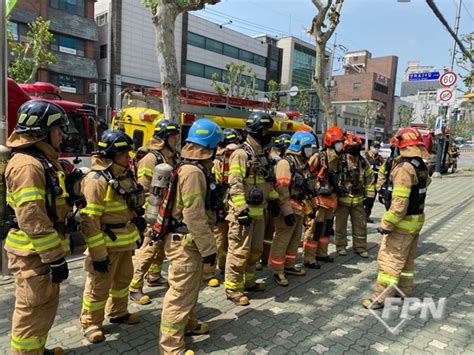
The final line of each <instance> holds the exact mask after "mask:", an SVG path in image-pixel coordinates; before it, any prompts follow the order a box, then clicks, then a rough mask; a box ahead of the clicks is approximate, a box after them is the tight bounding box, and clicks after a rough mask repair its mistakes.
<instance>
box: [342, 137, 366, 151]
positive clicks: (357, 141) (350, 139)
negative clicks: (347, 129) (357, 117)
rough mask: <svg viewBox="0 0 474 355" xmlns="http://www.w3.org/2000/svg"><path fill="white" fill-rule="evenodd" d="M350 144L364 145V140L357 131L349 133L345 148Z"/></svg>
mask: <svg viewBox="0 0 474 355" xmlns="http://www.w3.org/2000/svg"><path fill="white" fill-rule="evenodd" d="M349 145H358V146H359V147H362V140H361V139H360V137H359V136H358V135H356V134H355V133H348V134H347V136H346V140H345V141H344V149H346V148H347V147H348V146H349Z"/></svg>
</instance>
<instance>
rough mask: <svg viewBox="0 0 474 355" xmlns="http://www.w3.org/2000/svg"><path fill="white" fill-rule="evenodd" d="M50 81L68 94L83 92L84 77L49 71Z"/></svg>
mask: <svg viewBox="0 0 474 355" xmlns="http://www.w3.org/2000/svg"><path fill="white" fill-rule="evenodd" d="M49 79H50V81H51V83H53V84H55V85H57V86H59V88H60V89H61V91H62V92H65V93H69V94H81V95H82V94H84V79H82V78H78V77H75V76H70V75H65V74H57V73H50V75H49Z"/></svg>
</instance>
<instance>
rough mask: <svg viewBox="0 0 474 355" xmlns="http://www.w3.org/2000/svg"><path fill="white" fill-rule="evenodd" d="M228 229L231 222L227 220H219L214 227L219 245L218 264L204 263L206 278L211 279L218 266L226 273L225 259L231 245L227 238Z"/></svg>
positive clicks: (215, 237)
mask: <svg viewBox="0 0 474 355" xmlns="http://www.w3.org/2000/svg"><path fill="white" fill-rule="evenodd" d="M228 231H229V224H228V223H227V221H224V222H219V223H217V225H216V226H214V227H213V228H212V233H213V234H214V239H215V240H216V246H217V265H214V266H210V265H208V264H204V276H203V278H204V280H210V279H212V278H213V277H214V276H215V273H216V267H217V266H219V270H221V273H224V271H225V260H226V258H227V248H228V246H229V243H228V239H227V233H228Z"/></svg>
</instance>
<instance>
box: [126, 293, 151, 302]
mask: <svg viewBox="0 0 474 355" xmlns="http://www.w3.org/2000/svg"><path fill="white" fill-rule="evenodd" d="M130 299H131V300H132V301H133V302H135V303H136V304H141V305H145V304H150V303H151V298H150V296H148V295H145V294H144V293H143V292H142V291H137V292H130Z"/></svg>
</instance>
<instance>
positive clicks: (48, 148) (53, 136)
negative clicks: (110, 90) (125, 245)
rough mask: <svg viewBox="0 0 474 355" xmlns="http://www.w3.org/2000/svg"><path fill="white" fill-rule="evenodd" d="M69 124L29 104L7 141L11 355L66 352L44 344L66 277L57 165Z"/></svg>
mask: <svg viewBox="0 0 474 355" xmlns="http://www.w3.org/2000/svg"><path fill="white" fill-rule="evenodd" d="M67 125H68V118H67V115H66V113H65V112H64V110H63V109H62V108H61V107H59V106H57V105H55V104H53V103H50V102H48V101H45V100H31V101H27V102H25V103H24V104H23V105H22V106H21V107H20V108H19V110H18V122H17V125H16V126H15V129H14V131H13V133H12V134H11V135H10V137H9V138H8V141H7V146H8V147H9V148H11V149H12V155H13V156H12V158H11V159H10V161H9V162H8V165H7V167H6V172H5V180H6V188H7V202H8V205H9V207H7V209H8V211H9V212H7V213H9V214H10V217H11V218H10V219H9V220H10V221H11V222H13V220H14V218H13V217H14V216H16V223H15V222H13V223H12V224H11V225H10V227H11V229H10V230H9V231H8V234H7V236H6V240H5V250H6V251H7V254H8V267H9V269H10V270H11V271H12V272H13V274H14V275H15V310H14V311H13V319H12V333H11V347H12V353H13V354H63V353H64V351H63V349H62V348H60V347H57V348H55V349H53V350H51V349H45V344H46V339H47V337H48V332H49V330H50V329H51V327H52V325H53V321H54V317H55V316H56V312H57V309H58V303H59V284H60V283H61V282H62V281H64V280H65V279H67V278H68V275H69V271H68V264H67V262H66V260H65V256H66V255H68V254H69V252H70V250H69V240H68V238H67V237H66V236H65V234H64V223H65V220H66V216H67V214H68V213H69V212H70V211H71V207H70V206H69V205H68V204H67V203H66V197H67V192H66V190H65V178H64V171H63V169H62V168H61V165H60V164H59V161H58V158H59V149H60V144H61V140H62V137H63V130H64V129H65V128H66V127H67ZM13 212H14V214H13ZM8 222H9V221H8V220H7V222H6V223H8Z"/></svg>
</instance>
